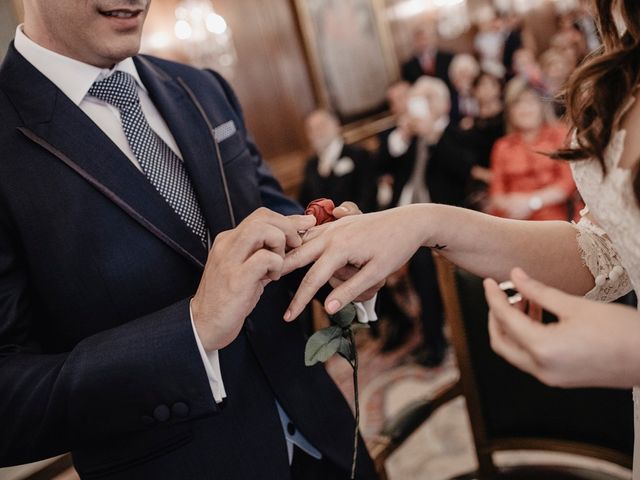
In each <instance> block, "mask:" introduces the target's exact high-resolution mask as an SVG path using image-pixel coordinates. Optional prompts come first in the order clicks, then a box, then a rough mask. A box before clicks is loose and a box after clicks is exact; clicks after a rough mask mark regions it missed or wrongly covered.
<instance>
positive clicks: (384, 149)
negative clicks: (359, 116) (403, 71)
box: [376, 81, 411, 210]
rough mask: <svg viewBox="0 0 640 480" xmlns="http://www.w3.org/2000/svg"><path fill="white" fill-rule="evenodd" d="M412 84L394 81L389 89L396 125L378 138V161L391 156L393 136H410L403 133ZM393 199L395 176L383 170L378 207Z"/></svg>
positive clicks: (383, 161) (382, 207)
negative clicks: (390, 147) (390, 144)
mask: <svg viewBox="0 0 640 480" xmlns="http://www.w3.org/2000/svg"><path fill="white" fill-rule="evenodd" d="M410 89H411V85H410V84H409V82H405V81H401V82H397V83H394V84H393V85H391V86H390V87H389V88H388V89H387V103H388V104H389V110H390V111H391V114H392V115H393V117H394V119H395V125H394V126H393V127H392V128H390V129H388V130H385V131H384V132H382V133H380V135H379V136H378V140H379V142H380V148H379V150H378V155H377V160H378V162H382V163H386V162H388V159H389V158H390V154H389V142H390V141H391V138H392V136H395V135H402V136H403V137H407V138H408V137H409V135H410V134H409V133H408V132H406V133H401V131H402V129H403V128H405V125H406V123H407V122H406V120H404V119H406V114H407V100H408V98H409V90H410ZM392 199H393V176H391V175H389V174H388V173H384V172H382V173H381V174H380V175H379V177H378V185H377V193H376V209H378V210H383V209H385V208H388V207H389V206H390V205H391V200H392Z"/></svg>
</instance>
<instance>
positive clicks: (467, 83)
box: [449, 53, 480, 125]
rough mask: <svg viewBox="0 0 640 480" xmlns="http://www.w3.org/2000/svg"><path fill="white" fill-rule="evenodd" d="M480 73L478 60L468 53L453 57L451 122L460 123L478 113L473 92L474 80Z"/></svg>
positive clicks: (450, 69) (451, 68) (450, 71)
mask: <svg viewBox="0 0 640 480" xmlns="http://www.w3.org/2000/svg"><path fill="white" fill-rule="evenodd" d="M479 73H480V65H479V64H478V61H477V60H476V59H475V58H474V57H473V55H469V54H468V53H460V54H458V55H456V56H455V57H453V60H452V61H451V65H450V66H449V78H450V79H451V84H452V86H453V89H452V90H451V112H450V114H449V117H450V120H451V123H453V124H454V125H458V124H459V123H460V121H461V120H462V119H464V118H473V117H475V116H476V114H477V113H478V102H477V101H476V99H475V98H474V97H473V94H472V92H471V90H472V88H473V81H474V79H475V78H476V77H477V76H478V74H479Z"/></svg>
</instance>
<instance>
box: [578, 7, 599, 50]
mask: <svg viewBox="0 0 640 480" xmlns="http://www.w3.org/2000/svg"><path fill="white" fill-rule="evenodd" d="M575 16H576V17H575V24H576V26H577V27H578V29H580V31H581V32H582V34H583V35H584V38H585V40H586V42H587V51H588V53H591V52H594V51H596V50H598V49H599V48H600V46H601V45H602V41H601V40H600V35H599V34H598V28H597V27H596V22H595V21H594V19H593V15H591V13H590V12H589V5H588V1H586V0H582V1H581V2H580V5H579V6H578V8H577V9H576V12H575Z"/></svg>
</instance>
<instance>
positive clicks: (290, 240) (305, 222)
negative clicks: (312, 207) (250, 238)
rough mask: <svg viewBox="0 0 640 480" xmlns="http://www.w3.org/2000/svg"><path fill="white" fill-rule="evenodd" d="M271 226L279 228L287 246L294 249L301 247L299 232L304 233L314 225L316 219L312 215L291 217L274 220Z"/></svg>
mask: <svg viewBox="0 0 640 480" xmlns="http://www.w3.org/2000/svg"><path fill="white" fill-rule="evenodd" d="M273 222H274V223H272V225H275V226H276V227H278V228H280V229H281V230H282V231H283V232H284V234H285V236H286V238H287V246H288V247H290V248H296V247H299V246H300V245H302V239H301V238H300V232H306V231H307V230H309V229H310V228H312V227H314V226H315V224H316V217H314V216H313V215H291V216H289V217H282V216H281V218H274V219H273Z"/></svg>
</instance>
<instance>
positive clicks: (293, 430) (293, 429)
mask: <svg viewBox="0 0 640 480" xmlns="http://www.w3.org/2000/svg"><path fill="white" fill-rule="evenodd" d="M287 433H288V434H289V435H291V436H292V437H293V436H294V435H295V434H296V426H295V425H294V424H293V423H291V422H289V423H287Z"/></svg>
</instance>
